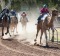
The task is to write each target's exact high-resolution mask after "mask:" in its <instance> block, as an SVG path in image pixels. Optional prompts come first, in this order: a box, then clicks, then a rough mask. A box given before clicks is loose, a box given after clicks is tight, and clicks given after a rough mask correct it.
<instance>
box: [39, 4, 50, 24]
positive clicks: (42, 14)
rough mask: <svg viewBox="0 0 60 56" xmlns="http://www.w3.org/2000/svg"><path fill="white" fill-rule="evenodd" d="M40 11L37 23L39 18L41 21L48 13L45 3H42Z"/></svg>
mask: <svg viewBox="0 0 60 56" xmlns="http://www.w3.org/2000/svg"><path fill="white" fill-rule="evenodd" d="M40 12H41V15H40V16H39V18H38V23H39V21H40V20H42V21H43V20H45V18H46V17H47V16H48V14H49V10H48V8H47V5H46V4H44V5H43V8H42V9H41V10H40Z"/></svg>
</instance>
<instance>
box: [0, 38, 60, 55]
mask: <svg viewBox="0 0 60 56" xmlns="http://www.w3.org/2000/svg"><path fill="white" fill-rule="evenodd" d="M0 56H60V50H59V48H56V47H51V48H42V47H40V46H33V45H27V44H24V43H19V42H18V41H17V40H11V41H9V40H2V39H0Z"/></svg>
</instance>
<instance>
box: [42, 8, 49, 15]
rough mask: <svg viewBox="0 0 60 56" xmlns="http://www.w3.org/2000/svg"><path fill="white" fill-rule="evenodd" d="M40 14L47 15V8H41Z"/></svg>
mask: <svg viewBox="0 0 60 56" xmlns="http://www.w3.org/2000/svg"><path fill="white" fill-rule="evenodd" d="M41 13H42V14H43V13H49V11H48V8H42V9H41Z"/></svg>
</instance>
